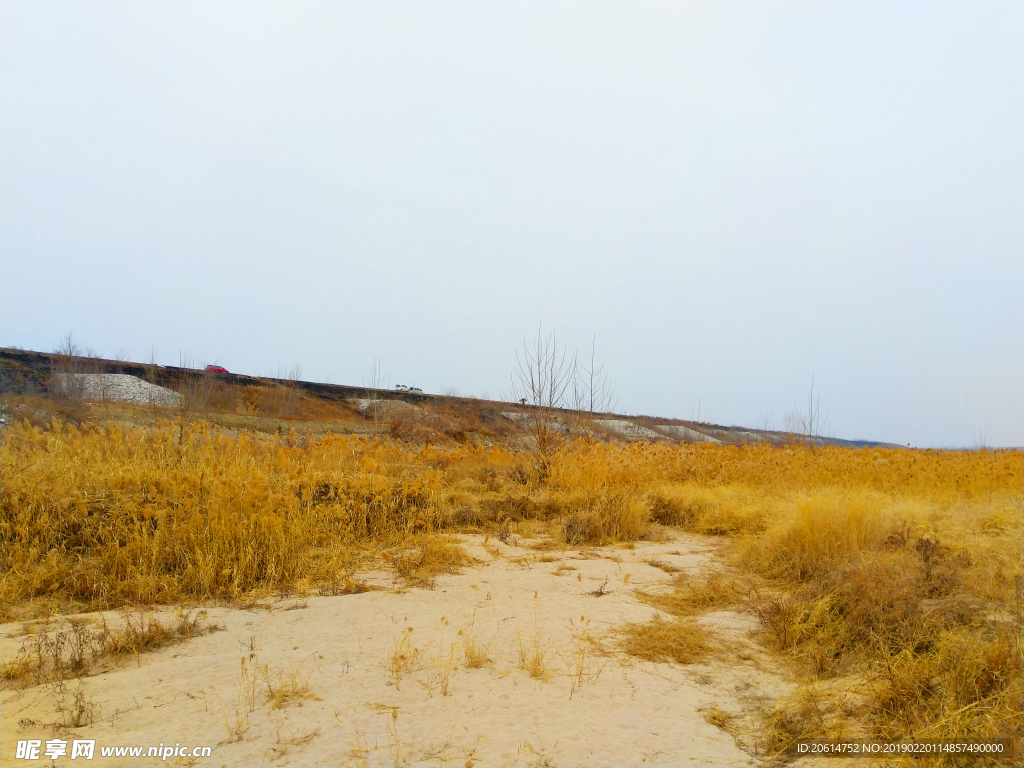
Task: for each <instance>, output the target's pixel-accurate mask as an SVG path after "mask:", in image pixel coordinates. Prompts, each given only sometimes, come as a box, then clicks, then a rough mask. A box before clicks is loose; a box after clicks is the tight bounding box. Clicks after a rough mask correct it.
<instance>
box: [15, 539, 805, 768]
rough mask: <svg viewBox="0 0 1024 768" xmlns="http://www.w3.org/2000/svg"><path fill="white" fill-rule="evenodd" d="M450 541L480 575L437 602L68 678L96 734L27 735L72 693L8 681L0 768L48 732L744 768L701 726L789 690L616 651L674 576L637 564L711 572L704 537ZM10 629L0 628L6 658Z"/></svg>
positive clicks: (18, 632) (232, 621)
mask: <svg viewBox="0 0 1024 768" xmlns="http://www.w3.org/2000/svg"><path fill="white" fill-rule="evenodd" d="M460 538H461V539H462V540H463V544H464V546H465V547H466V549H467V551H469V552H470V553H471V554H472V555H474V556H475V557H477V558H479V559H480V560H481V561H482V562H481V564H480V565H478V566H474V567H471V568H467V569H465V571H464V572H463V573H461V574H458V575H445V576H441V577H439V578H438V579H437V581H436V587H435V588H434V589H408V588H404V587H403V586H402V584H401V583H400V582H399V583H397V584H396V583H394V582H393V580H392V581H391V586H388V587H387V588H386V589H377V590H375V591H370V592H365V593H362V594H350V595H339V596H336V597H322V596H311V597H305V598H290V599H284V600H276V601H270V602H266V601H264V603H263V607H262V608H258V609H254V610H241V609H238V608H225V607H209V608H208V612H209V620H210V621H212V622H216V623H217V624H219V625H221V626H223V627H224V631H219V632H216V633H213V634H207V635H203V636H201V637H196V638H194V639H191V640H187V641H185V642H183V643H180V644H177V645H174V646H172V647H168V648H165V649H162V650H159V651H156V652H153V653H151V654H144V655H142V656H140V657H139V658H138V659H137V660H136V659H131V660H129V661H128V662H126V663H124V664H121V665H119V666H117V667H116V668H114V669H112V670H111V671H109V672H107V673H105V674H100V675H97V676H94V677H89V678H85V679H84V680H83V681H82V683H81V687H82V691H83V692H84V693H83V695H84V697H86V699H87V700H88V702H89V703H90V704H91V705H92V706H95V707H96V710H95V722H94V723H93V724H92V725H86V726H83V727H78V728H66V729H63V730H59V729H55V728H53V727H45V726H44V725H42V724H47V723H53V722H55V721H56V720H57V718H58V717H59V715H58V713H57V710H56V705H57V703H58V702H59V699H60V696H61V695H63V696H64V697H65V698H68V697H69V696H71V695H73V693H74V691H75V690H76V689H77V686H78V685H79V684H78V682H77V681H74V682H69V683H67V685H66V688H67V690H66V691H65V692H64V693H61V692H60V691H58V690H55V686H54V685H43V686H36V687H32V688H28V689H26V690H24V691H20V692H19V691H16V690H13V689H10V687H9V686H7V685H6V684H5V686H4V691H3V694H2V700H0V701H2V706H3V712H4V717H3V724H2V734H3V739H2V745H3V746H2V754H0V758H2V762H3V764H5V765H8V764H12V763H14V762H16V761H15V759H14V749H15V745H16V742H17V740H19V739H28V738H38V739H42V740H43V741H44V742H45V740H47V739H52V738H55V734H58V736H57V738H61V739H67V740H69V742H70V740H71V739H76V738H77V739H81V738H88V739H96V740H97V745H98V746H101V745H128V744H138V745H150V744H152V745H157V744H160V743H164V744H172V745H173V744H174V743H176V742H178V743H181V744H190V745H197V744H201V745H210V746H212V747H213V755H212V757H209V758H201V759H198V760H196V761H195V762H194V763H189V762H187V761H186V763H183V764H195V765H228V766H234V765H264V764H265V765H271V764H272V765H288V764H291V765H309V766H319V765H325V766H326V765H339V764H344V765H418V764H429V765H459V766H462V765H469V764H480V765H522V766H530V765H545V764H547V765H640V764H643V765H734V766H738V765H754V764H755V761H754V760H753V759H752V758H751V757H750V755H748V754H747V753H746V752H744V751H743V750H742V749H740V748H739V747H738V746H737V744H736V742H735V741H734V739H733V738H732V736H730V735H729V734H728V733H726V732H725V731H724V730H721V729H720V728H718V727H716V726H715V725H713V724H711V723H709V722H708V721H707V719H706V717H705V715H706V714H707V712H708V711H709V708H711V707H720V708H722V709H723V710H725V711H729V712H733V713H742V712H744V711H747V710H748V709H749V707H750V706H751V705H752V704H753V703H756V702H757V701H760V700H762V699H764V698H766V697H768V698H773V697H775V696H776V695H778V694H779V693H780V692H783V691H785V690H788V686H787V685H786V683H784V682H783V681H782V679H781V678H779V677H778V676H776V675H773V674H772V673H771V672H766V671H764V670H763V669H761V668H760V666H759V665H758V664H755V663H753V662H749V663H748V662H745V661H743V660H742V659H741V658H737V657H729V658H728V659H714V658H713V659H712V660H709V661H708V662H706V663H703V664H694V665H690V666H679V665H674V664H654V663H648V662H641V661H637V660H636V659H634V658H632V657H629V656H626V655H624V654H622V653H621V652H620V651H619V650H617V647H618V646H617V639H616V637H617V636H616V630H617V629H618V628H619V627H621V626H623V625H624V624H626V623H643V622H647V621H649V620H651V619H652V618H653V617H654V616H655V615H657V614H659V611H657V610H656V609H654V608H652V607H651V606H649V605H647V604H644V603H643V602H640V601H639V600H637V598H636V596H635V590H636V589H637V588H642V589H657V588H658V587H659V585H664V584H666V583H667V582H668V581H669V580H670V578H671V576H670V574H669V573H668V572H666V571H665V570H664V569H663V568H661V567H658V566H656V565H650V564H649V562H647V561H654V562H656V563H669V564H671V566H672V567H674V568H677V569H680V570H686V571H693V572H697V571H700V570H701V569H703V568H706V567H708V566H709V565H710V564H711V563H712V561H713V558H714V552H715V548H716V547H717V543H716V541H715V540H714V539H711V538H709V537H698V536H688V535H683V534H673V535H672V536H671V537H670V540H667V541H663V542H637V543H636V544H635V545H633V546H632V547H602V548H584V549H580V548H565V549H554V550H552V549H550V548H548V549H541V550H538V549H534V548H531V547H530V545H531V544H533V543H534V542H531V541H530V540H518V541H517V540H515V539H514V538H510V539H509V543H507V544H506V543H501V542H499V541H496V540H494V539H491V540H486V541H485V538H484V537H483V536H463V537H460ZM372 581H374V582H375V583H377V584H378V585H380V586H386V585H387V584H388V582H389V580H388V579H387V578H386V577H385V576H384V575H383V574H376V575H375V578H372ZM114 615H116V614H111V616H114ZM86 618H88V617H86ZM700 620H701V621H702V622H703V623H704V624H705V625H706V626H707V628H708V629H709V630H710V631H711V633H712V637H719V638H721V639H722V640H723V642H725V641H729V642H733V641H739V642H742V643H747V642H749V638H748V635H749V631H750V629H752V628H753V624H752V619H751V618H750V617H749V616H748V615H746V614H743V613H738V612H734V611H717V612H715V613H713V614H707V615H705V616H703V617H701V618H700ZM28 629H29V630H30V631H31V630H32V629H33V628H28ZM34 629H35V630H36V631H39V630H40V629H41V630H42V631H45V629H46V627H45V626H44V625H36V626H35V627H34ZM25 632H26V627H25V626H22V625H21V624H17V623H12V624H5V625H4V626H3V627H2V637H3V643H2V646H0V650H2V656H3V659H4V660H9V659H10V658H12V657H13V656H14V655H15V654H16V653H17V649H18V647H19V644H20V643H19V640H18V639H17V638H19V637H24V636H25ZM59 734H63V735H59ZM62 760H63V762H62ZM77 762H81V761H80V760H79V761H77ZM101 762H103V763H104V764H108V765H159V764H163V765H169V764H173V763H174V758H171V759H170V761H168V762H162V761H160V760H159V759H156V758H149V759H148V761H147V760H146V759H145V758H141V759H140V758H121V759H120V760H119V759H118V758H104V759H103V761H101ZM56 764H57V765H74V764H76V763H75V762H73V761H70V760H68V759H67V758H63V759H62V758H58V759H57V760H56Z"/></svg>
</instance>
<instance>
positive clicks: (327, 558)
mask: <svg viewBox="0 0 1024 768" xmlns="http://www.w3.org/2000/svg"><path fill="white" fill-rule="evenodd" d="M309 407H311V406H309V404H302V408H303V409H307V408H309ZM435 415H436V414H435ZM351 417H352V418H357V417H356V416H354V415H352V416H351ZM431 418H433V416H432V417H431ZM460 418H463V417H462V416H460ZM473 418H476V417H472V418H471V417H470V416H469V415H466V416H465V424H464V426H465V427H466V428H467V429H471V428H475V426H474V423H473ZM300 426H301V425H300ZM417 429H418V427H417ZM455 431H456V432H458V431H460V430H455ZM0 474H2V477H3V486H2V489H0V539H2V541H0V546H2V551H0V556H2V563H3V570H2V572H0V609H2V612H3V617H4V619H5V620H9V619H11V618H18V617H24V616H31V615H32V612H33V611H35V612H37V613H47V612H54V611H57V610H60V611H63V612H67V611H73V610H76V609H77V610H82V609H96V608H109V607H118V606H122V605H126V604H131V603H139V602H142V603H165V604H167V603H177V602H182V601H193V600H197V599H205V598H211V597H227V598H233V599H242V598H247V596H250V595H257V594H266V593H267V591H268V590H282V589H284V590H289V591H296V592H297V591H300V590H299V588H298V585H302V590H301V591H303V592H305V591H312V590H315V589H319V590H320V592H321V593H328V594H331V593H344V592H348V591H358V589H359V587H358V582H356V581H354V580H353V578H352V573H353V572H354V571H355V570H356V569H357V568H359V567H363V566H367V565H374V566H379V565H381V564H382V561H383V564H384V565H385V566H387V567H390V568H392V569H393V570H394V571H395V573H396V575H397V576H399V577H401V578H402V579H404V580H405V581H406V582H408V583H410V584H413V585H416V584H428V585H429V584H430V583H432V581H431V580H432V579H433V578H434V577H435V576H436V575H438V574H440V573H444V572H451V571H454V570H456V569H458V568H459V567H461V566H465V565H467V564H469V563H470V562H471V560H470V559H469V557H468V555H467V554H466V553H465V551H464V550H462V548H461V547H460V546H459V545H458V543H457V542H456V541H455V540H453V539H451V538H450V537H449V533H450V532H452V531H458V530H473V531H480V532H486V533H490V534H491V535H492V536H494V537H496V538H498V539H499V540H500V541H504V542H506V543H514V541H516V535H517V534H518V535H522V536H526V535H529V536H531V537H535V536H537V535H538V532H539V531H541V530H544V529H546V530H548V531H549V533H550V534H551V538H552V540H551V541H549V542H548V543H546V544H543V545H538V544H537V543H535V542H531V546H534V547H537V546H540V548H541V549H545V548H546V549H551V550H555V549H567V548H569V547H575V548H579V547H591V546H600V545H605V544H609V543H615V542H632V541H636V540H639V539H642V538H645V537H647V538H650V537H651V536H652V535H655V534H656V533H657V531H658V530H660V529H659V528H658V527H657V526H654V527H652V524H656V523H660V524H662V525H667V526H675V527H677V528H679V529H682V530H685V531H690V532H693V533H698V534H710V535H715V536H720V537H723V538H724V539H726V540H727V541H728V542H729V543H730V544H729V546H728V547H727V549H726V550H724V551H726V552H727V553H728V557H729V558H730V560H729V563H728V565H729V566H730V570H729V571H727V572H726V571H723V572H721V573H717V572H716V573H710V574H705V575H703V576H702V575H699V574H697V575H692V576H685V575H679V576H677V579H676V581H675V582H674V583H673V584H672V585H670V586H671V590H670V591H668V592H664V593H661V594H657V595H653V594H652V595H646V596H641V597H642V599H644V600H647V601H648V602H651V603H652V604H653V605H655V606H656V607H658V608H660V609H662V610H664V611H666V612H668V613H670V614H672V615H673V616H674V617H675V618H673V619H672V620H671V621H665V620H656V621H655V622H652V623H650V624H646V625H641V627H634V628H630V629H628V630H627V631H626V634H625V635H624V640H623V643H624V647H625V648H626V650H628V651H629V652H630V653H635V654H636V655H638V656H640V657H641V658H648V659H652V660H663V661H672V662H676V663H691V662H692V661H695V660H698V659H700V658H703V657H704V656H703V654H704V653H705V652H706V644H707V639H706V637H705V636H704V634H703V630H701V629H700V626H699V625H697V624H696V623H695V622H694V621H693V619H692V615H694V614H697V613H701V612H703V611H706V610H713V609H718V608H722V607H728V606H731V605H749V606H750V607H751V608H753V609H754V610H755V612H756V613H757V615H758V616H759V617H760V619H761V626H762V630H763V641H764V643H766V644H767V645H768V646H769V647H770V648H772V649H774V651H773V652H775V653H778V654H785V655H786V656H788V657H790V658H791V659H792V660H794V661H796V662H798V663H801V664H803V665H804V667H805V669H806V671H807V674H808V675H809V676H810V679H811V680H812V681H813V680H822V681H828V680H840V679H842V680H859V681H861V683H860V688H859V689H858V690H857V691H856V694H857V696H859V697H861V699H862V704H863V705H862V706H860V707H859V708H857V709H856V711H852V710H851V712H850V713H846V714H843V715H842V717H840V716H835V717H832V718H831V719H828V718H823V717H819V716H818V715H816V714H815V712H819V713H820V711H824V710H823V709H821V707H824V709H825V710H827V709H828V706H827V704H828V702H827V696H826V695H825V694H820V695H819V694H817V693H815V694H813V697H812V698H813V700H814V702H817V704H815V703H813V702H812V704H808V701H809V699H806V697H805V699H804V700H800V701H794V702H788V703H787V702H781V703H779V704H778V708H777V710H775V711H773V713H772V714H771V717H768V716H767V715H766V719H765V727H764V735H765V738H764V739H762V742H761V743H762V744H763V746H764V749H765V751H767V752H771V751H773V750H775V751H777V750H779V749H781V748H782V747H781V746H780V745H784V744H786V743H788V742H787V739H790V737H791V736H792V735H793V734H797V733H799V734H812V735H813V734H819V735H820V734H834V733H841V734H851V733H852V734H864V735H874V736H880V737H882V736H884V737H887V738H896V737H901V738H905V737H910V736H915V737H918V738H934V737H939V736H950V735H955V736H957V737H964V738H966V737H975V738H981V737H989V736H992V737H995V736H1005V737H1007V738H1012V739H1014V740H1015V743H1016V745H1017V750H1018V752H1017V754H1020V753H1021V738H1020V734H1021V732H1022V730H1024V719H1022V711H1021V701H1022V698H1024V690H1022V662H1021V660H1022V643H1021V635H1020V631H1019V627H1020V626H1021V624H1022V623H1024V610H1022V605H1024V598H1022V574H1024V566H1022V557H1021V551H1022V544H1024V520H1022V515H1021V506H1022V503H1024V493H1022V489H1024V466H1022V458H1021V453H1020V452H1019V451H977V452H966V451H960V452H957V451H909V450H885V449H870V450H867V449H862V450H861V449H859V450H851V449H843V448H829V447H827V448H809V447H805V446H790V447H786V448H771V447H769V446H765V445H758V446H721V445H680V446H674V445H668V444H660V443H659V444H646V443H631V444H625V445H623V444H614V445H612V444H603V443H599V442H596V441H586V442H579V443H575V444H572V445H568V446H566V447H565V448H564V449H563V450H561V451H560V452H558V453H557V455H555V456H554V457H553V458H552V460H551V462H550V465H549V466H548V467H547V476H546V478H545V480H544V482H541V481H540V479H539V476H538V474H537V473H536V472H535V471H534V470H533V469H531V464H530V462H529V461H528V457H526V456H523V455H518V454H516V453H514V452H513V451H512V450H510V449H508V448H505V447H503V446H502V445H494V446H491V447H486V448H485V447H483V446H479V445H469V444H468V443H467V444H465V445H460V446H457V447H450V448H441V447H437V446H436V445H429V444H428V445H415V446H414V445H411V444H408V443H402V442H400V441H395V440H389V439H381V438H366V437H361V436H352V435H334V434H328V435H323V436H319V437H313V436H311V435H306V436H302V435H299V434H297V431H296V430H290V431H289V432H288V434H284V433H283V432H282V434H280V435H278V436H270V435H262V436H258V435H253V434H249V433H246V432H242V434H241V435H239V436H238V437H229V436H227V435H225V434H221V433H220V432H219V431H218V429H216V428H213V427H211V426H210V425H209V424H206V423H203V422H195V423H193V424H192V425H191V426H190V427H187V428H185V429H184V430H183V431H182V430H181V429H179V427H178V426H176V425H174V424H170V423H165V424H160V425H157V426H155V427H139V428H118V427H111V428H101V427H98V426H94V425H90V424H84V425H83V426H81V427H74V426H69V425H66V424H62V423H60V422H57V421H54V422H53V423H52V424H50V425H49V426H48V427H46V426H32V425H30V424H28V423H26V422H21V423H18V424H15V425H12V426H10V427H7V428H5V430H4V435H3V443H2V446H0ZM513 531H515V532H516V533H513ZM724 573H729V574H730V575H729V576H725V575H723V574H724ZM748 584H749V585H756V589H753V590H751V589H750V588H749V587H748ZM339 585H340V586H339ZM332 590H333V592H332ZM748 593H749V598H748ZM137 634H138V635H139V636H140V638H144V636H145V635H146V631H145V627H142V628H141V629H140V631H139V632H138V633H137ZM139 642H140V643H142V642H143V641H142V640H141V639H140V641H139ZM409 642H411V641H409ZM534 646H536V647H534ZM133 647H138V646H133ZM399 650H400V651H401V653H399V654H398V656H399V658H398V661H399V662H401V658H400V657H402V656H403V655H404V656H405V657H406V658H409V654H411V653H412V651H413V649H412V648H411V647H410V648H408V649H405V650H402V649H399ZM522 650H523V651H524V653H523V659H522V663H523V664H524V668H526V669H528V670H530V672H531V674H532V673H533V669H534V668H536V669H537V670H538V674H541V675H543V674H544V673H543V671H542V670H544V669H546V667H545V662H544V658H543V654H541V658H540V660H539V662H538V661H537V658H536V657H537V652H538V651H543V650H544V649H543V648H542V647H541V645H539V644H537V643H534V644H533V645H531V644H530V643H529V642H524V643H523V646H522ZM479 658H483V659H486V651H484V652H483V655H482V656H481V657H479ZM535 662H536V663H535ZM27 663H28V662H18V663H17V664H27ZM481 663H486V662H481ZM17 664H14V663H13V662H12V664H9V665H5V668H4V675H5V677H9V676H21V675H25V674H31V671H30V670H29V669H28V668H27V667H26V668H25V669H16V668H15V667H16V666H17ZM466 665H467V666H472V665H471V664H470V661H469V658H468V657H467V662H466ZM398 666H399V667H401V666H402V664H401V663H399V665H398ZM402 674H404V673H403V672H402V671H401V670H399V677H401V675H402ZM250 678H251V676H250ZM250 682H251V679H250ZM823 697H824V698H823ZM818 704H821V707H818ZM243 710H244V707H242V706H240V707H239V717H238V718H236V720H238V721H239V722H243V721H244V719H245V716H244V715H245V713H244V712H243ZM837 711H838V710H837ZM787 718H788V719H787ZM771 723H774V725H772V724H771ZM816 723H817V725H815V724H816ZM243 724H244V723H243ZM234 725H238V722H236V723H234ZM815 729H817V730H815ZM229 730H232V729H231V728H229ZM235 731H237V728H236V729H235ZM233 732H234V731H233ZM771 733H774V734H776V736H772V737H771V738H769V737H768V736H769V735H770V734H771ZM786 734H789V735H788V736H787V735H786Z"/></svg>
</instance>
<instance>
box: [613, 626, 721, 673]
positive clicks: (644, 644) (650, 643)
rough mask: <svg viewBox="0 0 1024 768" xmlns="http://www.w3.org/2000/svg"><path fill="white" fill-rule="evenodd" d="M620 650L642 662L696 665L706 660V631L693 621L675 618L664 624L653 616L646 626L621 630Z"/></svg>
mask: <svg viewBox="0 0 1024 768" xmlns="http://www.w3.org/2000/svg"><path fill="white" fill-rule="evenodd" d="M622 649H623V650H624V651H625V652H626V653H628V654H630V655H631V656H636V657H638V658H641V659H644V660H645V661H665V662H667V661H671V662H675V663H676V664H696V663H698V662H700V661H703V660H704V659H706V658H707V657H708V655H709V654H710V652H711V645H710V642H709V638H708V631H707V630H706V629H704V627H702V626H700V624H698V623H697V622H696V621H694V620H693V619H689V618H683V617H678V618H675V619H673V620H672V621H665V620H664V619H662V618H661V617H660V616H655V617H654V619H652V620H651V621H649V622H647V623H646V624H630V625H627V626H626V627H624V628H623V629H622Z"/></svg>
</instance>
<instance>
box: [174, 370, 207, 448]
mask: <svg viewBox="0 0 1024 768" xmlns="http://www.w3.org/2000/svg"><path fill="white" fill-rule="evenodd" d="M193 365H194V363H192V362H190V361H189V360H188V359H187V358H185V357H184V356H182V357H181V358H180V360H179V367H181V368H182V369H184V370H183V373H182V379H181V381H180V382H179V384H178V394H179V396H180V397H179V400H178V409H177V410H178V445H179V446H181V445H182V443H183V442H184V440H185V430H186V429H187V428H188V426H189V425H190V424H191V423H192V421H193V420H194V419H195V417H196V415H197V414H199V413H201V412H203V411H205V410H206V409H207V407H208V406H209V402H210V392H211V391H212V390H213V374H212V373H211V372H210V371H199V370H195V369H194V368H193Z"/></svg>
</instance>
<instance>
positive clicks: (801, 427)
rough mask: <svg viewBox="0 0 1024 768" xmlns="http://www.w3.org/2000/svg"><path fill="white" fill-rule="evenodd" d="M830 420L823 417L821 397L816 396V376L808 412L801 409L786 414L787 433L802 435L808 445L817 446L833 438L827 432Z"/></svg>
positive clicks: (808, 396) (808, 398)
mask: <svg viewBox="0 0 1024 768" xmlns="http://www.w3.org/2000/svg"><path fill="white" fill-rule="evenodd" d="M827 427H828V418H827V417H826V418H825V419H822V417H821V396H820V395H815V394H814V375H813V374H812V375H811V389H810V392H809V393H808V395H807V410H806V411H801V410H800V409H799V408H797V410H795V411H791V412H789V413H787V414H786V431H787V432H791V433H792V434H794V435H800V436H801V437H803V438H804V441H805V442H806V443H807V444H808V445H812V446H813V445H817V444H818V443H820V442H821V440H822V438H826V437H831V433H829V432H828V431H827Z"/></svg>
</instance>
